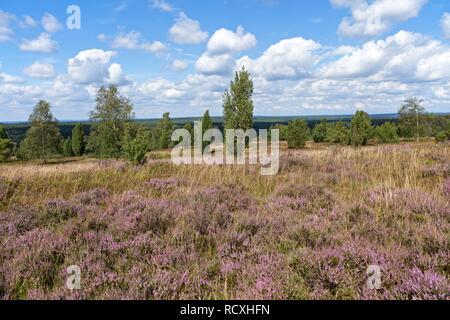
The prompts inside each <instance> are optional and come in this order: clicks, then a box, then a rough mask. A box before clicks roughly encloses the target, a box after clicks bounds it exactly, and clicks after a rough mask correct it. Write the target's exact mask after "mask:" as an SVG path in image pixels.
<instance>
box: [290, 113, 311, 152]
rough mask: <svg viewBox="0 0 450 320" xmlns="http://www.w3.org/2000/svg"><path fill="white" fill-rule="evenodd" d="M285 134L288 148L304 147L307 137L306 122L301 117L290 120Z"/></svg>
mask: <svg viewBox="0 0 450 320" xmlns="http://www.w3.org/2000/svg"><path fill="white" fill-rule="evenodd" d="M286 135H287V142H288V146H289V148H290V149H301V148H304V147H305V145H306V141H307V140H308V137H309V128H308V124H307V123H306V121H305V120H301V119H297V120H294V121H291V122H289V124H288V127H287V132H286Z"/></svg>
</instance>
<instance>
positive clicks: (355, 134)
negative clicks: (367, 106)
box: [350, 111, 373, 147]
mask: <svg viewBox="0 0 450 320" xmlns="http://www.w3.org/2000/svg"><path fill="white" fill-rule="evenodd" d="M372 130H373V128H372V120H370V116H369V114H367V113H366V112H364V111H357V112H356V114H355V116H354V117H353V119H352V122H351V129H350V143H351V145H352V146H354V147H358V146H365V145H367V142H368V141H369V139H370V137H371V135H372Z"/></svg>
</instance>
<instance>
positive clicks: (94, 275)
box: [0, 145, 450, 299]
mask: <svg viewBox="0 0 450 320" xmlns="http://www.w3.org/2000/svg"><path fill="white" fill-rule="evenodd" d="M371 148H372V147H369V148H367V149H364V150H362V149H361V150H360V149H358V150H353V149H347V148H340V149H339V151H336V152H335V153H331V152H328V151H327V150H319V151H317V152H318V154H319V156H318V157H314V156H311V153H310V151H309V150H305V151H302V152H291V153H290V157H291V159H289V158H286V159H284V160H283V161H286V166H285V167H284V172H283V171H282V172H281V173H280V175H279V176H277V177H270V178H267V179H266V177H264V178H261V177H258V178H255V176H254V174H255V173H258V172H257V171H252V169H249V170H247V169H246V170H243V171H240V172H239V173H236V172H234V173H232V172H231V171H230V170H229V169H228V168H225V169H226V170H225V169H224V170H225V171H224V175H227V176H226V177H222V176H218V177H216V178H217V179H218V182H217V185H215V186H209V187H208V186H202V187H201V188H198V189H195V188H184V187H183V186H185V185H186V184H185V181H186V180H184V179H183V178H166V179H151V180H148V181H147V183H145V184H144V187H145V188H146V189H143V188H142V185H141V184H137V185H136V189H135V191H133V190H129V191H126V192H122V191H120V192H114V193H113V192H111V193H110V192H108V191H107V190H124V189H123V188H122V185H117V186H116V185H115V184H116V183H119V182H120V181H119V180H118V179H115V178H114V179H110V180H111V183H109V182H105V189H93V190H90V191H87V192H84V193H80V194H75V195H72V194H69V193H70V190H77V189H78V188H79V185H80V184H79V183H80V181H84V180H75V181H74V179H75V178H73V177H72V176H70V177H71V179H66V180H67V182H66V183H67V184H69V186H68V187H67V190H69V191H68V192H69V193H67V192H64V196H65V197H66V196H67V198H65V200H63V199H59V198H57V197H56V199H54V198H55V194H57V191H59V189H57V190H50V192H49V193H48V194H49V195H48V197H46V196H47V193H46V192H42V193H39V194H38V195H36V198H37V199H34V198H33V197H32V195H31V194H30V190H36V189H37V188H36V185H37V182H36V181H34V180H32V179H28V180H27V179H24V180H23V181H21V182H20V187H21V188H15V189H14V190H15V191H14V194H13V195H8V200H7V201H6V202H5V203H4V204H5V206H4V208H3V209H2V208H0V298H1V299H16V298H22V299H233V298H234V299H285V298H288V299H311V298H312V299H350V298H352V299H449V296H448V292H449V281H448V279H449V277H450V268H449V264H448V261H449V259H450V254H449V250H448V248H449V246H450V239H449V238H448V230H449V228H450V225H449V224H450V220H449V217H450V215H449V213H450V212H449V210H450V208H449V202H448V195H449V194H450V182H449V180H448V179H447V180H446V181H445V182H444V184H443V185H442V180H443V178H442V174H441V173H439V174H438V175H435V174H433V175H428V176H427V177H424V176H423V174H422V171H421V167H420V165H417V164H420V163H422V162H424V163H425V162H426V161H428V163H430V162H429V160H428V155H427V154H425V153H424V152H422V153H420V152H416V151H417V150H416V149H415V148H414V147H411V146H402V145H399V146H395V147H392V146H387V147H379V148H378V147H377V148H376V149H374V150H376V152H374V151H373V150H372V149H371ZM436 148H441V147H440V146H436ZM442 148H443V147H442ZM399 150H401V151H399ZM439 150H440V151H439ZM393 153H394V155H393ZM404 153H406V155H404ZM433 154H435V155H436V154H437V155H438V157H437V158H439V159H440V160H439V161H440V162H442V163H445V161H446V157H445V156H446V155H447V153H446V151H445V150H444V149H436V150H433ZM410 156H416V157H418V158H416V160H417V161H416V160H415V161H411V163H408V162H407V161H398V162H395V163H393V168H389V170H387V172H390V173H392V174H389V175H383V174H384V173H383V171H382V169H377V167H379V166H380V165H381V166H382V165H383V164H384V165H386V163H388V164H390V162H382V163H380V164H379V162H380V161H391V160H393V159H396V160H401V159H405V158H408V157H410ZM396 157H397V158H396ZM384 158H386V159H387V160H384ZM319 160H320V161H319ZM421 161H422V162H421ZM434 161H438V160H434ZM424 163H423V164H424ZM115 165H118V163H116V162H114V163H113V162H110V163H107V164H105V165H104V166H105V169H108V170H103V171H98V172H94V173H93V174H96V175H97V174H98V175H100V176H96V177H95V178H99V180H98V181H107V180H109V179H106V177H109V176H108V175H110V174H116V170H109V169H113V167H114V166H115ZM148 166H155V167H151V168H150V169H151V174H152V175H151V176H154V170H153V169H155V170H156V169H157V170H156V171H157V172H163V173H164V174H166V170H165V169H166V167H165V166H167V169H170V170H171V171H170V172H174V176H177V177H179V176H181V177H183V176H182V175H181V174H183V173H184V174H185V176H186V179H191V178H192V177H191V176H189V175H191V174H192V173H197V172H199V174H207V173H208V174H209V172H210V170H211V168H209V167H208V168H205V169H203V168H201V167H195V168H192V171H191V169H186V168H183V169H182V170H181V171H177V170H178V169H177V168H175V167H171V166H170V164H167V163H165V164H161V163H152V164H150V165H148ZM148 166H147V167H140V168H136V169H132V168H129V169H127V170H129V171H128V173H129V175H123V179H129V178H137V179H139V181H142V180H141V179H144V180H145V179H146V178H143V177H147V175H148V174H149V171H150V170H149V167H148ZM161 166H162V167H161ZM394 169H395V171H394ZM158 170H159V171H158ZM202 170H207V171H205V172H203V171H202ZM220 170H222V168H217V171H216V169H214V170H212V172H215V173H221V172H222V171H220ZM373 170H378V171H376V172H375V173H373V174H372V171H373ZM167 172H169V171H167ZM366 174H367V175H368V176H370V180H367V181H366V180H365V179H364V176H365V175H366ZM102 175H105V176H102ZM118 177H122V174H119V175H118ZM326 177H328V178H330V179H329V180H325V179H324V178H326ZM72 178H73V179H72ZM222 178H225V179H223V180H222ZM82 179H84V177H83V178H82ZM331 180H333V181H334V183H333V184H330V181H331ZM4 181H6V180H2V182H4ZM188 181H189V180H188ZM223 181H228V182H230V181H231V182H232V183H231V184H229V185H226V184H222V185H221V183H222V182H223ZM286 181H290V183H287V182H286ZM292 181H295V183H292ZM405 181H407V182H405ZM366 182H367V183H366ZM7 183H10V182H7ZM71 183H74V185H72V184H71ZM28 184H31V185H32V187H31V188H28ZM124 185H127V186H128V185H129V181H126V182H125V183H124ZM193 185H194V184H193ZM374 185H382V186H383V185H384V186H392V185H398V188H387V187H384V188H373V186H374ZM3 186H4V185H3ZM22 186H23V188H22ZM244 186H245V187H244ZM409 186H415V188H414V189H412V188H411V187H409ZM72 187H73V188H72ZM48 188H49V189H51V188H60V184H55V185H53V184H49V185H48ZM0 190H6V189H5V188H4V189H1V184H0ZM8 190H9V189H8ZM149 190H150V191H151V192H149ZM55 191H56V192H55ZM154 191H156V192H154ZM172 191H176V192H172ZM8 192H9V191H8ZM252 195H257V196H258V198H257V199H256V197H254V196H252ZM16 199H17V205H16V204H15V203H12V202H13V201H11V200H14V201H15V200H16ZM19 203H20V204H23V203H27V204H29V205H28V206H20V205H19ZM1 210H3V211H1ZM71 265H78V266H80V268H81V270H82V283H81V285H82V288H81V290H75V291H70V290H68V289H67V288H66V287H65V281H66V279H67V273H66V268H67V267H68V266H71ZM369 265H378V266H380V268H381V272H382V274H381V281H382V285H381V289H380V290H370V289H369V288H368V287H367V284H366V281H367V273H366V272H367V268H368V266H369Z"/></svg>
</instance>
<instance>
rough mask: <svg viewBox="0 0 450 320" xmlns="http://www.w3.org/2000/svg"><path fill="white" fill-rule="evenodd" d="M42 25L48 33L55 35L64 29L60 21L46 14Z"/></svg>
mask: <svg viewBox="0 0 450 320" xmlns="http://www.w3.org/2000/svg"><path fill="white" fill-rule="evenodd" d="M41 23H42V27H43V28H44V30H45V31H46V32H48V33H54V32H57V31H60V30H61V29H62V28H63V26H62V25H61V23H59V21H58V19H57V18H56V17H55V16H54V15H52V14H50V13H46V14H44V16H43V17H42V20H41Z"/></svg>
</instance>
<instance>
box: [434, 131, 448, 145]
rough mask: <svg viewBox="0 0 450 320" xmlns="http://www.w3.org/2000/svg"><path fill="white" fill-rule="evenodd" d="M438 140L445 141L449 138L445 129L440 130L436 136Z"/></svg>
mask: <svg viewBox="0 0 450 320" xmlns="http://www.w3.org/2000/svg"><path fill="white" fill-rule="evenodd" d="M435 139H436V142H438V143H443V142H445V141H446V140H447V133H446V132H445V131H439V132H438V133H436V136H435Z"/></svg>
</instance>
